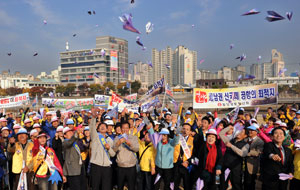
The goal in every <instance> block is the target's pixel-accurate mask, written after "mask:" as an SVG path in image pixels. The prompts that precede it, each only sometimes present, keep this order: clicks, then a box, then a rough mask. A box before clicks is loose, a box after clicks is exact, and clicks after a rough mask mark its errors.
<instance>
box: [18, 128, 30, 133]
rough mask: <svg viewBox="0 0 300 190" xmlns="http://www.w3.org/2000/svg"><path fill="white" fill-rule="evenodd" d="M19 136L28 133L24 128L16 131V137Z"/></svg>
mask: <svg viewBox="0 0 300 190" xmlns="http://www.w3.org/2000/svg"><path fill="white" fill-rule="evenodd" d="M20 134H28V133H27V130H26V129H25V128H21V129H20V130H19V131H18V133H17V135H20Z"/></svg>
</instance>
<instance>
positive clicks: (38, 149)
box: [32, 131, 66, 190]
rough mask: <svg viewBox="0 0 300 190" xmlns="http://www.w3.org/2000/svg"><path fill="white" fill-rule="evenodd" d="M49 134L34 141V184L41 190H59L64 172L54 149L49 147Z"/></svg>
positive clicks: (41, 133) (42, 134) (40, 135)
mask: <svg viewBox="0 0 300 190" xmlns="http://www.w3.org/2000/svg"><path fill="white" fill-rule="evenodd" d="M47 138H48V136H47V134H46V133H45V132H43V131H41V132H40V133H39V135H38V136H37V139H36V140H34V147H33V149H32V155H33V159H32V162H33V171H34V176H33V183H35V184H37V186H38V188H39V190H48V189H49V190H57V185H58V182H59V181H62V178H63V179H64V180H66V178H65V177H64V176H63V170H62V167H61V165H60V162H59V160H58V158H57V157H56V154H55V152H54V150H53V149H52V148H49V147H48V146H47V144H46V143H47Z"/></svg>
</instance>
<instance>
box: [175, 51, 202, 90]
mask: <svg viewBox="0 0 300 190" xmlns="http://www.w3.org/2000/svg"><path fill="white" fill-rule="evenodd" d="M196 70H197V52H196V51H192V50H189V49H188V48H186V47H184V46H178V47H177V48H176V49H175V50H174V53H173V62H172V80H173V81H172V84H173V86H176V85H178V84H180V85H184V84H186V85H191V84H195V83H196Z"/></svg>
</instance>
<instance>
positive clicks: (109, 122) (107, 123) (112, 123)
mask: <svg viewBox="0 0 300 190" xmlns="http://www.w3.org/2000/svg"><path fill="white" fill-rule="evenodd" d="M104 123H105V124H106V125H115V124H114V122H113V121H112V120H107V121H105V122H104Z"/></svg>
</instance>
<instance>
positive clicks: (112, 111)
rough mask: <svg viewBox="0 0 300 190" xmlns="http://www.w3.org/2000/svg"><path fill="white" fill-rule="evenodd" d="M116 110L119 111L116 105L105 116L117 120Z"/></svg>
mask: <svg viewBox="0 0 300 190" xmlns="http://www.w3.org/2000/svg"><path fill="white" fill-rule="evenodd" d="M118 110H119V106H118V105H117V106H116V107H114V108H113V109H112V110H110V111H109V112H108V113H107V114H106V115H107V116H109V117H111V118H112V117H114V118H118Z"/></svg>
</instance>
